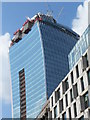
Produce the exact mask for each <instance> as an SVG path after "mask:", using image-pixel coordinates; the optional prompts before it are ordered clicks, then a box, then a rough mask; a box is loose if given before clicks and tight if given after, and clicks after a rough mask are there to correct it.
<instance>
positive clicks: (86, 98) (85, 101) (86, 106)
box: [84, 92, 89, 109]
mask: <svg viewBox="0 0 90 120" xmlns="http://www.w3.org/2000/svg"><path fill="white" fill-rule="evenodd" d="M84 103H85V109H86V108H88V104H89V100H88V92H87V93H86V94H85V95H84Z"/></svg>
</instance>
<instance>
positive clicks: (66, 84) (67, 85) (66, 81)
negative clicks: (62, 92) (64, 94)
mask: <svg viewBox="0 0 90 120" xmlns="http://www.w3.org/2000/svg"><path fill="white" fill-rule="evenodd" d="M65 87H66V91H67V90H68V88H69V83H68V78H67V79H66V80H65Z"/></svg>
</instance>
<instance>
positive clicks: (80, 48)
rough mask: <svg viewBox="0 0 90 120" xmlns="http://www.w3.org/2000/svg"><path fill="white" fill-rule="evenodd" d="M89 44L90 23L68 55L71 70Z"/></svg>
mask: <svg viewBox="0 0 90 120" xmlns="http://www.w3.org/2000/svg"><path fill="white" fill-rule="evenodd" d="M89 46H90V25H89V26H88V28H87V29H86V30H85V32H84V33H83V35H82V36H81V38H80V40H79V41H78V42H77V43H76V45H75V46H74V47H73V49H72V50H71V52H70V53H69V55H68V59H69V69H70V70H71V69H72V68H73V66H74V65H75V64H76V63H77V61H78V60H79V58H80V57H81V56H82V55H83V54H84V52H85V51H86V49H87V48H88V47H89Z"/></svg>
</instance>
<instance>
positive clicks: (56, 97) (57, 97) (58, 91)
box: [55, 88, 60, 102]
mask: <svg viewBox="0 0 90 120" xmlns="http://www.w3.org/2000/svg"><path fill="white" fill-rule="evenodd" d="M59 98H60V88H59V89H58V90H57V91H56V92H55V101H56V102H57V101H58V100H59Z"/></svg>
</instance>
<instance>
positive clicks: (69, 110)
mask: <svg viewBox="0 0 90 120" xmlns="http://www.w3.org/2000/svg"><path fill="white" fill-rule="evenodd" d="M68 112H69V120H71V108H69V109H68Z"/></svg>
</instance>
